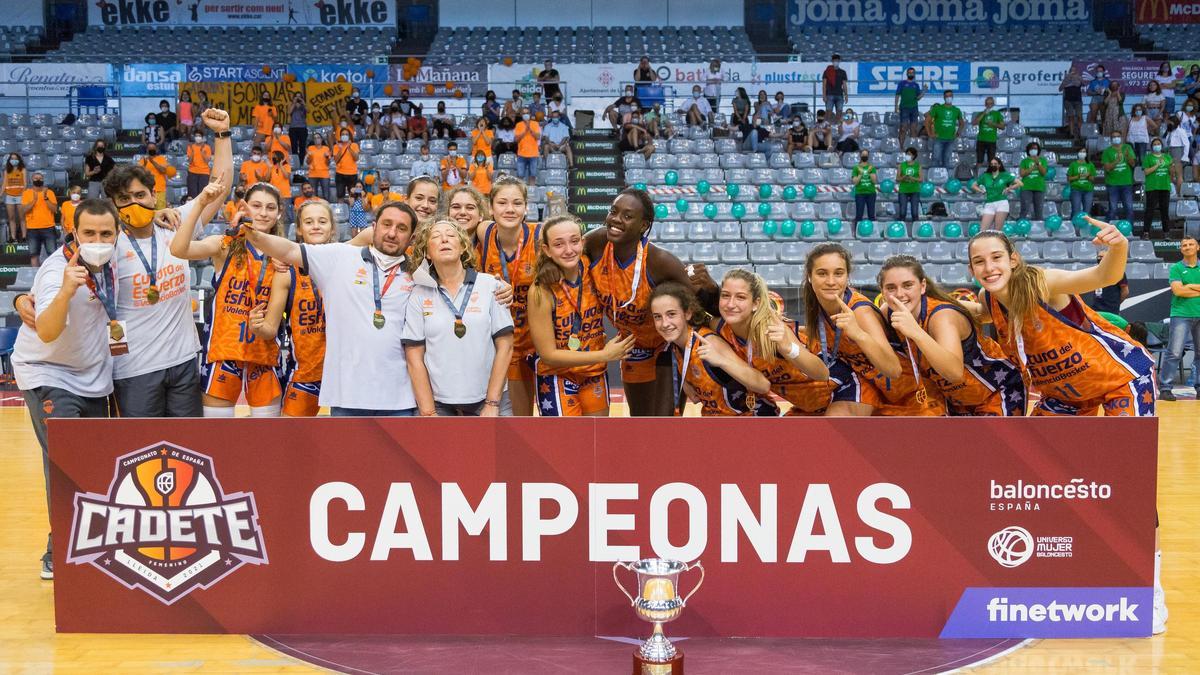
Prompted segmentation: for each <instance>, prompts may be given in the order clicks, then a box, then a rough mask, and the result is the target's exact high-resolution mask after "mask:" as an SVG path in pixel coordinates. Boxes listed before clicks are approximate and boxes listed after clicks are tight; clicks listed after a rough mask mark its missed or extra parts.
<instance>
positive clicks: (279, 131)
mask: <svg viewBox="0 0 1200 675" xmlns="http://www.w3.org/2000/svg"><path fill="white" fill-rule="evenodd" d="M275 133H277V134H281V133H283V128H282V127H275Z"/></svg>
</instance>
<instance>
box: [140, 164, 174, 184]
mask: <svg viewBox="0 0 1200 675" xmlns="http://www.w3.org/2000/svg"><path fill="white" fill-rule="evenodd" d="M141 164H142V166H143V167H144V168H145V169H146V170H147V171H149V172H150V175H152V176H154V191H155V192H166V190H167V179H168V178H170V177H172V176H174V175H175V167H173V166H171V164H170V163H169V162H167V158H166V157H163V156H162V155H155V156H154V157H143V158H142V161H141Z"/></svg>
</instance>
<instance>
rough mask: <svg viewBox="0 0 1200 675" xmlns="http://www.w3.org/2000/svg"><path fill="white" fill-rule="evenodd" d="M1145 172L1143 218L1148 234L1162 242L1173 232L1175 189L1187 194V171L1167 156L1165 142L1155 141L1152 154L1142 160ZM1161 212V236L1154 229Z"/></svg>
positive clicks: (1145, 230) (1159, 139) (1143, 224)
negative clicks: (1184, 175) (1184, 174)
mask: <svg viewBox="0 0 1200 675" xmlns="http://www.w3.org/2000/svg"><path fill="white" fill-rule="evenodd" d="M1142 169H1144V170H1145V172H1146V183H1145V189H1146V209H1145V212H1144V214H1143V216H1142V217H1143V222H1142V226H1143V228H1144V233H1145V235H1146V236H1149V237H1150V238H1152V239H1162V238H1165V237H1166V235H1167V230H1169V229H1171V226H1170V219H1171V211H1170V206H1171V186H1172V185H1174V186H1175V191H1176V194H1182V193H1183V171H1182V170H1181V169H1180V168H1179V166H1178V165H1176V164H1175V162H1173V161H1171V156H1170V155H1168V154H1166V153H1165V152H1163V141H1162V139H1161V138H1155V139H1154V143H1153V144H1152V145H1151V146H1150V154H1148V155H1146V158H1145V159H1143V160H1142ZM1155 212H1157V215H1158V222H1159V224H1160V225H1161V227H1162V229H1161V230H1159V231H1158V232H1157V233H1155V232H1153V231H1152V230H1151V229H1150V224H1151V221H1152V220H1153V217H1154V215H1155Z"/></svg>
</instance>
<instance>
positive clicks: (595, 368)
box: [537, 258, 608, 383]
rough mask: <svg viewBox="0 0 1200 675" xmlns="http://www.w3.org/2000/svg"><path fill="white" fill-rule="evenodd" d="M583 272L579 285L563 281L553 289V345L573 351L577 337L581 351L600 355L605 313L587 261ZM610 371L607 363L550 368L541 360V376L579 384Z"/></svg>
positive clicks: (538, 364) (539, 366) (584, 260)
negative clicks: (573, 340) (563, 379)
mask: <svg viewBox="0 0 1200 675" xmlns="http://www.w3.org/2000/svg"><path fill="white" fill-rule="evenodd" d="M582 265H583V268H582V269H583V273H582V274H581V275H580V276H579V279H577V280H576V281H577V283H575V284H570V283H567V282H566V281H561V282H559V283H558V284H555V286H554V307H553V308H551V313H550V317H551V320H552V321H553V322H554V346H555V347H557V348H559V349H570V347H571V344H572V340H571V336H572V335H574V336H575V337H576V338H577V339H578V340H579V345H578V346H579V349H578V351H583V352H598V351H601V350H603V349H604V342H605V340H604V310H603V309H602V308H601V306H600V301H599V299H597V298H596V288H595V285H594V284H593V283H592V275H591V273H590V272H589V271H588V264H587V258H584V259H583V262H582ZM607 369H608V364H607V363H595V364H592V365H590V366H576V367H573V368H567V367H562V366H559V367H550V366H547V365H546V364H545V363H543V362H542V361H541V359H538V361H537V374H538V375H559V376H562V377H565V378H567V379H570V380H573V381H574V382H576V383H579V382H583V381H584V380H586V379H588V378H589V377H596V376H597V375H600V374H602V373H604V371H605V370H607Z"/></svg>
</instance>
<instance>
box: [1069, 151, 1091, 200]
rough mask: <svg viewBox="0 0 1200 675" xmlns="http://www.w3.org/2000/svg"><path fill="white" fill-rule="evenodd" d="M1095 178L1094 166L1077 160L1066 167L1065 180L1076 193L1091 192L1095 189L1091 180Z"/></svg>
mask: <svg viewBox="0 0 1200 675" xmlns="http://www.w3.org/2000/svg"><path fill="white" fill-rule="evenodd" d="M1095 177H1096V165H1095V164H1092V163H1091V162H1086V161H1084V160H1081V159H1077V160H1075V161H1074V162H1071V166H1069V167H1067V180H1068V181H1069V182H1070V185H1071V189H1072V190H1075V191H1076V192H1091V191H1093V190H1095V189H1096V186H1095V184H1094V183H1092V179H1093V178H1095Z"/></svg>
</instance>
